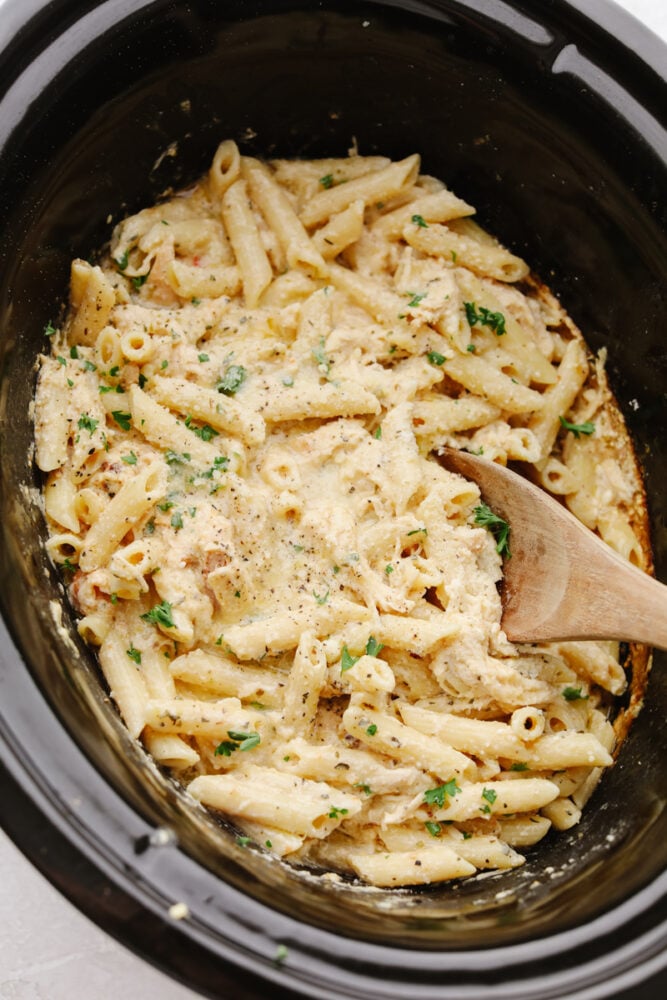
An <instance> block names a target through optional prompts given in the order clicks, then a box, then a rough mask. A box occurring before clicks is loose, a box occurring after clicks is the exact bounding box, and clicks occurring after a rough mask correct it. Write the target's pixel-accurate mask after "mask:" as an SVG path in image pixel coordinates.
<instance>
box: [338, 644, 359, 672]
mask: <svg viewBox="0 0 667 1000" xmlns="http://www.w3.org/2000/svg"><path fill="white" fill-rule="evenodd" d="M358 661H359V657H358V656H353V655H352V653H351V652H350V651H349V649H348V648H347V646H343V652H342V655H341V658H340V672H341V674H344V673H345V671H346V670H351V669H352V667H353V666H354V665H355V663H357V662H358Z"/></svg>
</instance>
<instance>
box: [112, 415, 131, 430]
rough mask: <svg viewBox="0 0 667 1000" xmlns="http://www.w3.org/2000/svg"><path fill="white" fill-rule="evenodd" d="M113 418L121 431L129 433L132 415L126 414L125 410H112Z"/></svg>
mask: <svg viewBox="0 0 667 1000" xmlns="http://www.w3.org/2000/svg"><path fill="white" fill-rule="evenodd" d="M111 416H112V417H113V418H114V420H115V421H116V423H117V424H118V426H119V427H120V429H121V430H123V431H129V429H130V420H131V419H132V414H131V413H124V412H123V410H112V411H111Z"/></svg>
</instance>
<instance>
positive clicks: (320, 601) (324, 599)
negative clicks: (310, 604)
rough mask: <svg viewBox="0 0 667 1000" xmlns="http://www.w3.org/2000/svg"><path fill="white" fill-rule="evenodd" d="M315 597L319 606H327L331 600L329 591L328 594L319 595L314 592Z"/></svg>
mask: <svg viewBox="0 0 667 1000" xmlns="http://www.w3.org/2000/svg"><path fill="white" fill-rule="evenodd" d="M313 597H314V598H315V601H316V602H317V604H320V605H322V604H326V603H327V601H328V600H329V591H328V590H327V592H326V594H317V593H316V592H315V591H313Z"/></svg>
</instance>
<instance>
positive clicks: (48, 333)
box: [44, 320, 58, 337]
mask: <svg viewBox="0 0 667 1000" xmlns="http://www.w3.org/2000/svg"><path fill="white" fill-rule="evenodd" d="M57 332H58V331H57V329H56V327H55V326H54V325H53V323H52V322H51V320H49V322H48V323H47V324H46V326H45V327H44V336H45V337H53V335H54V334H56V333H57Z"/></svg>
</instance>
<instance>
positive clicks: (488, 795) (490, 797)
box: [482, 788, 498, 805]
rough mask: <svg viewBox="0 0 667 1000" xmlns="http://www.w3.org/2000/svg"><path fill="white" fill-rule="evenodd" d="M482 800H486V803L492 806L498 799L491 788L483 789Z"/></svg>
mask: <svg viewBox="0 0 667 1000" xmlns="http://www.w3.org/2000/svg"><path fill="white" fill-rule="evenodd" d="M482 798H483V799H486V801H487V802H490V803H491V805H493V803H494V802H495V801H496V799H497V798H498V793H497V792H495V791H494V790H493V788H485V789H484V791H483V792H482Z"/></svg>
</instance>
